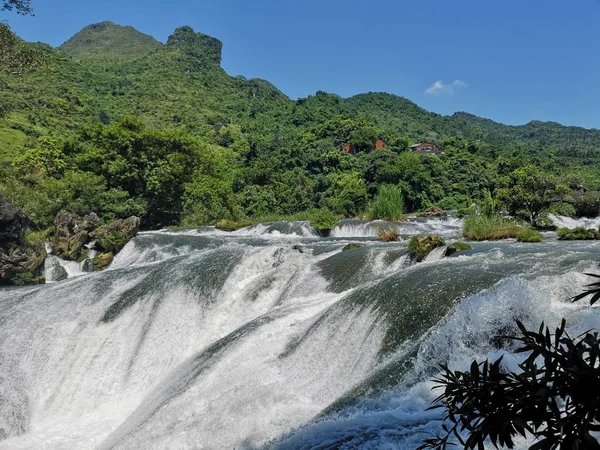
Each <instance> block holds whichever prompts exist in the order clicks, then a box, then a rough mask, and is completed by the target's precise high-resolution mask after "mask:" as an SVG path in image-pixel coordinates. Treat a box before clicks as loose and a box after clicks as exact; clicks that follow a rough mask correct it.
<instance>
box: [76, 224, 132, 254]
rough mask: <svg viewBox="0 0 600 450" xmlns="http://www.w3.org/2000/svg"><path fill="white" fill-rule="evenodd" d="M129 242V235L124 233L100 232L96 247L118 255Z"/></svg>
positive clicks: (116, 231)
mask: <svg viewBox="0 0 600 450" xmlns="http://www.w3.org/2000/svg"><path fill="white" fill-rule="evenodd" d="M128 240H129V239H128V237H127V233H125V232H124V231H118V230H115V231H103V232H98V233H97V236H96V247H98V248H99V249H101V250H105V251H107V252H111V253H114V254H116V253H118V252H119V251H120V250H121V249H122V248H123V247H125V244H127V241H128ZM86 257H87V254H86ZM84 259H85V258H84Z"/></svg>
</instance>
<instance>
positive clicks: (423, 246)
mask: <svg viewBox="0 0 600 450" xmlns="http://www.w3.org/2000/svg"><path fill="white" fill-rule="evenodd" d="M443 245H446V243H445V242H444V239H442V237H441V236H438V235H437V234H430V235H427V236H413V237H412V238H411V239H410V241H409V242H408V251H409V252H410V254H411V255H412V257H413V260H414V261H416V262H421V261H423V260H424V259H425V258H426V257H427V255H429V253H431V251H432V250H433V249H436V248H438V247H441V246H443Z"/></svg>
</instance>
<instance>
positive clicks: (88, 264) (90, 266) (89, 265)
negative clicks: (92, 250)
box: [81, 258, 94, 272]
mask: <svg viewBox="0 0 600 450" xmlns="http://www.w3.org/2000/svg"><path fill="white" fill-rule="evenodd" d="M81 270H82V271H83V272H93V271H94V261H92V260H91V259H90V258H86V259H85V260H84V261H83V264H82V265H81Z"/></svg>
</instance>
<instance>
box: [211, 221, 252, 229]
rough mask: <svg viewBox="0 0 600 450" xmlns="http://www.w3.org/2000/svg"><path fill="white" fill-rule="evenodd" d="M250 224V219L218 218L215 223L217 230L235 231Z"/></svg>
mask: <svg viewBox="0 0 600 450" xmlns="http://www.w3.org/2000/svg"><path fill="white" fill-rule="evenodd" d="M250 225H252V222H251V221H250V220H220V221H219V222H217V223H216V224H215V228H216V229H217V230H222V231H235V230H239V229H240V228H246V227H249V226H250Z"/></svg>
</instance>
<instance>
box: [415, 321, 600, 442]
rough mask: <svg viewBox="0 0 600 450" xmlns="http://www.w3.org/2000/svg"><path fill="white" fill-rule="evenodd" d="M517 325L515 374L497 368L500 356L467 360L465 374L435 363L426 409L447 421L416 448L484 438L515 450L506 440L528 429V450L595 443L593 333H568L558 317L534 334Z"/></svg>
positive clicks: (596, 346)
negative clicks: (520, 356)
mask: <svg viewBox="0 0 600 450" xmlns="http://www.w3.org/2000/svg"><path fill="white" fill-rule="evenodd" d="M517 324H518V326H519V329H520V330H521V336H520V337H515V338H512V339H513V340H514V341H516V342H518V343H519V347H518V348H517V349H516V353H524V352H527V353H528V355H527V357H526V358H525V360H524V361H523V362H522V363H520V364H519V371H518V372H511V371H508V370H506V369H505V368H504V367H502V357H500V358H499V359H498V360H496V361H495V362H493V363H490V362H489V361H487V360H486V361H485V362H483V363H478V362H477V361H473V363H472V364H471V367H470V369H469V370H468V371H465V372H462V371H452V370H450V369H449V368H448V367H447V366H441V368H442V374H441V375H440V376H439V377H438V378H437V379H436V380H434V381H435V382H437V383H438V386H435V387H434V389H436V388H442V389H443V393H442V394H441V395H440V396H439V397H438V398H437V399H436V400H435V403H434V405H433V406H431V407H430V409H434V408H443V409H444V411H445V419H446V420H447V421H448V424H447V425H444V431H445V433H444V435H443V436H437V437H434V438H432V439H427V440H425V442H424V444H423V445H422V446H421V447H419V449H418V450H421V449H425V448H432V449H440V450H442V449H446V448H448V447H449V446H450V445H453V442H451V440H452V439H454V438H456V439H457V440H458V441H459V442H460V443H461V445H462V447H464V448H465V449H475V448H479V449H483V448H485V447H487V445H486V441H487V440H488V439H489V440H490V441H491V442H492V444H493V445H494V447H496V448H498V447H507V448H514V446H515V442H514V440H513V439H514V438H515V437H517V436H518V435H521V436H523V437H526V436H527V434H529V435H533V437H535V438H536V442H535V443H534V444H533V445H532V446H531V447H529V448H530V450H534V449H535V450H554V449H558V448H560V449H563V450H575V449H579V450H581V449H590V450H591V449H598V448H600V444H599V443H598V441H597V440H596V438H595V437H594V436H593V435H592V434H590V431H594V430H596V429H597V423H598V422H599V421H600V407H599V406H598V393H599V392H600V372H599V371H598V355H599V354H600V338H599V336H598V332H590V331H588V332H586V333H584V334H583V335H581V336H578V337H576V338H571V337H570V336H569V335H568V334H567V333H566V332H565V325H566V323H565V320H564V319H563V320H562V323H561V325H560V327H559V328H557V329H556V332H555V333H553V334H552V333H550V330H549V329H548V328H547V327H544V324H543V323H542V325H541V326H540V328H539V331H538V332H532V331H527V330H526V329H525V327H524V326H523V324H522V323H520V322H517ZM465 432H466V433H467V435H466V436H465Z"/></svg>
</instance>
